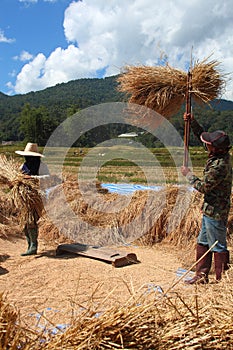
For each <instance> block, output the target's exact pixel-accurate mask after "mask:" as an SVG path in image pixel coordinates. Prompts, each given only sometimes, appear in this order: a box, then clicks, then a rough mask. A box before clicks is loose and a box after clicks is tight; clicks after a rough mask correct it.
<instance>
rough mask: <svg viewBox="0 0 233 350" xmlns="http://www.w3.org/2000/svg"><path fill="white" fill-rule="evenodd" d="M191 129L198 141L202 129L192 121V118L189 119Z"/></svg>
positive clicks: (194, 120)
mask: <svg viewBox="0 0 233 350" xmlns="http://www.w3.org/2000/svg"><path fill="white" fill-rule="evenodd" d="M191 128H192V131H193V133H194V135H195V136H196V137H197V138H198V139H199V140H200V136H201V134H202V133H203V131H204V129H203V127H202V126H201V125H200V124H199V123H198V122H197V121H196V119H194V117H193V118H192V119H191Z"/></svg>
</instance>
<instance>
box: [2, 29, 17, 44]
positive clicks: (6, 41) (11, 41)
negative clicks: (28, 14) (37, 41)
mask: <svg viewBox="0 0 233 350" xmlns="http://www.w3.org/2000/svg"><path fill="white" fill-rule="evenodd" d="M14 41H15V39H9V38H7V37H6V36H5V34H4V32H3V31H2V30H1V29H0V43H8V44H11V43H13V42H14Z"/></svg>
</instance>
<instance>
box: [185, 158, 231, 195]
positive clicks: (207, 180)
mask: <svg viewBox="0 0 233 350" xmlns="http://www.w3.org/2000/svg"><path fill="white" fill-rule="evenodd" d="M181 173H182V174H183V175H184V176H186V178H187V180H188V181H189V183H190V184H191V185H192V186H193V187H194V188H195V189H196V190H197V191H198V192H201V193H208V192H209V191H211V190H212V189H213V188H214V187H216V186H217V185H218V184H219V183H220V182H221V181H222V179H223V177H224V176H225V175H224V174H226V169H225V168H224V167H223V166H222V165H221V164H220V163H219V161H218V160H216V161H215V162H213V164H212V165H211V166H210V167H209V169H208V171H206V172H205V175H204V178H203V180H201V179H199V177H197V176H196V175H195V174H193V173H192V171H191V170H190V169H189V168H187V167H184V166H183V167H181Z"/></svg>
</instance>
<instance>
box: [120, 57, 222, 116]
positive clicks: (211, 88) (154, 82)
mask: <svg viewBox="0 0 233 350" xmlns="http://www.w3.org/2000/svg"><path fill="white" fill-rule="evenodd" d="M218 65H219V63H218V62H217V61H211V62H208V63H207V62H206V60H204V61H203V62H200V63H197V64H196V65H195V66H194V67H193V68H192V70H191V73H192V89H191V94H192V97H193V99H194V100H195V101H196V102H197V103H199V104H203V103H208V102H209V101H211V100H213V99H215V98H217V97H218V96H219V95H221V93H222V90H223V87H224V84H225V81H224V79H223V77H222V76H221V75H220V73H219V72H218V71H217V69H216V68H217V67H218ZM118 83H119V87H118V89H119V91H121V92H126V93H127V94H129V102H131V103H136V104H139V105H143V106H146V107H148V108H151V109H153V110H155V111H156V112H157V113H160V114H161V115H163V116H164V117H166V118H169V117H171V116H172V115H174V114H175V113H177V112H178V111H179V109H180V107H181V105H182V103H183V102H185V97H186V92H187V73H186V72H183V71H181V70H178V69H175V68H172V67H170V66H169V65H168V64H167V65H166V66H155V67H148V66H126V67H125V72H124V73H123V74H121V75H120V76H119V78H118Z"/></svg>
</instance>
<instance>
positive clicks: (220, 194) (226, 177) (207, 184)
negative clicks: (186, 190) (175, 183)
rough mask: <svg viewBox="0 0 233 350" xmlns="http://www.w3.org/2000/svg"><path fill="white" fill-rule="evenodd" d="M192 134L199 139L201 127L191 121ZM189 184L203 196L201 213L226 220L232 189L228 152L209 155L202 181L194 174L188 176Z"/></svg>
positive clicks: (194, 121)
mask: <svg viewBox="0 0 233 350" xmlns="http://www.w3.org/2000/svg"><path fill="white" fill-rule="evenodd" d="M191 127H192V130H193V132H194V134H195V135H196V136H198V137H200V134H201V133H202V132H203V129H202V127H201V126H200V125H199V124H198V123H197V121H196V120H193V121H192V123H191ZM187 178H188V180H189V182H190V184H191V185H192V186H193V187H194V188H195V189H196V190H197V191H199V192H201V193H203V194H204V201H203V205H202V212H203V214H205V215H208V216H210V217H212V218H214V219H216V220H227V218H228V214H229V210H230V204H231V189H232V165H231V157H230V154H229V152H227V153H225V154H221V155H220V154H213V155H209V158H208V160H207V162H206V165H205V169H204V172H203V179H199V178H198V177H197V176H196V175H194V174H188V175H187Z"/></svg>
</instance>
